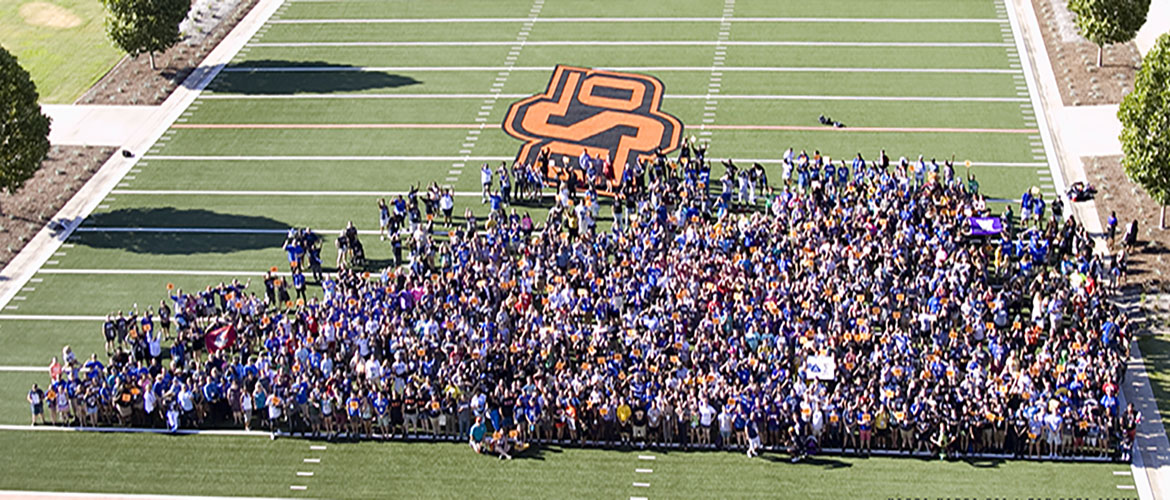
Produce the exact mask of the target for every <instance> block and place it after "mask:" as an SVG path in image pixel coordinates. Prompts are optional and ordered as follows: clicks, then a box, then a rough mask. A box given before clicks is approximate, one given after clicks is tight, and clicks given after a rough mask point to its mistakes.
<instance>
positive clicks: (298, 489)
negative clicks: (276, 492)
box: [288, 485, 309, 491]
mask: <svg viewBox="0 0 1170 500" xmlns="http://www.w3.org/2000/svg"><path fill="white" fill-rule="evenodd" d="M288 489H290V490H297V491H304V490H307V489H309V487H308V486H297V485H292V486H289V487H288Z"/></svg>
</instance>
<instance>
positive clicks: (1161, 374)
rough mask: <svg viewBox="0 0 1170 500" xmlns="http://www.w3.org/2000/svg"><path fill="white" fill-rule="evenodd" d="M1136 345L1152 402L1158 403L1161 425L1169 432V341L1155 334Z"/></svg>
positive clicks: (1140, 340) (1163, 336)
mask: <svg viewBox="0 0 1170 500" xmlns="http://www.w3.org/2000/svg"><path fill="white" fill-rule="evenodd" d="M1138 345H1139V346H1140V347H1141V349H1142V358H1143V361H1145V363H1146V375H1148V376H1149V379H1150V389H1152V390H1153V391H1154V400H1156V401H1159V402H1160V404H1159V405H1158V413H1159V414H1160V415H1161V416H1162V425H1163V426H1167V429H1166V431H1167V432H1170V404H1167V402H1170V340H1168V339H1167V338H1166V336H1165V335H1157V334H1155V335H1149V336H1143V337H1140V338H1139V341H1138Z"/></svg>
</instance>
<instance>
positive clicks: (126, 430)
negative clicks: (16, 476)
mask: <svg viewBox="0 0 1170 500" xmlns="http://www.w3.org/2000/svg"><path fill="white" fill-rule="evenodd" d="M0 431H32V432H100V433H109V434H183V435H201V434H206V435H209V436H248V437H263V438H268V437H270V436H271V435H272V433H270V432H267V431H245V430H199V429H179V430H178V431H175V432H171V431H169V430H167V429H144V428H139V427H59V426H54V425H37V426H32V425H11V424H3V425H0Z"/></svg>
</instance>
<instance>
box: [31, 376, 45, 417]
mask: <svg viewBox="0 0 1170 500" xmlns="http://www.w3.org/2000/svg"><path fill="white" fill-rule="evenodd" d="M27 399H28V406H29V410H30V411H32V422H30V423H29V425H37V417H40V418H41V425H44V424H45V391H42V390H41V388H40V387H38V386H37V384H33V385H32V389H29V391H28V398H27Z"/></svg>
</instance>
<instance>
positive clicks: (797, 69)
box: [202, 66, 1023, 99]
mask: <svg viewBox="0 0 1170 500" xmlns="http://www.w3.org/2000/svg"><path fill="white" fill-rule="evenodd" d="M716 68H717V67H715V66H612V67H610V66H597V67H594V68H593V69H600V70H609V71H633V72H664V71H696V72H703V73H705V72H708V71H711V70H713V69H716ZM718 68H719V69H718V70H719V71H723V72H758V73H960V74H968V73H973V74H992V75H1013V74H1015V75H1018V74H1021V73H1023V70H1019V69H1000V68H861V67H856V68H851V67H818V66H719V67H718ZM553 69H555V68H554V67H553V66H342V67H330V66H285V67H279V66H274V67H263V66H232V67H230V68H224V69H223V72H225V73H268V72H288V73H293V72H306V73H312V72H351V71H413V72H428V71H457V72H469V71H491V72H498V71H540V72H545V71H552V70H553ZM293 95H296V94H293ZM214 96H215V94H208V95H204V96H202V98H203V99H208V98H212V99H214V98H216V97H214Z"/></svg>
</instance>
